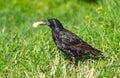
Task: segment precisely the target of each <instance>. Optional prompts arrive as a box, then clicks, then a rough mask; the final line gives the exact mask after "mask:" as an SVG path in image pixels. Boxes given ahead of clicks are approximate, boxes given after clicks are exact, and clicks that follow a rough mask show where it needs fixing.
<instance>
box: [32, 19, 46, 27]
mask: <svg viewBox="0 0 120 78" xmlns="http://www.w3.org/2000/svg"><path fill="white" fill-rule="evenodd" d="M39 25H48V21H47V20H42V21H38V22H34V23H33V27H35V28H36V27H38V26H39Z"/></svg>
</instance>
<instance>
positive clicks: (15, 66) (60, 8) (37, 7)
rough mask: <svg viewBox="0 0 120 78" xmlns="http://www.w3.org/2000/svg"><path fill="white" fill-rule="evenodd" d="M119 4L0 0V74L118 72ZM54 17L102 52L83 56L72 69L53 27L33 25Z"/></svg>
mask: <svg viewBox="0 0 120 78" xmlns="http://www.w3.org/2000/svg"><path fill="white" fill-rule="evenodd" d="M101 7H102V8H101ZM119 7H120V1H119V0H116V1H115V0H98V1H97V2H96V3H95V2H87V0H86V1H84V0H81V1H79V0H73V1H69V0H65V1H64V0H54V2H53V1H52V0H40V1H39V0H34V1H32V0H19V1H17V0H0V78H120V18H119V16H120V13H119V12H120V9H119ZM98 9H99V10H98ZM53 17H55V18H57V19H59V20H60V21H61V22H62V23H63V25H64V27H65V28H67V29H68V30H70V31H72V32H74V33H76V34H77V35H78V36H80V37H81V38H82V39H83V40H85V41H87V42H88V43H89V44H91V45H92V46H94V47H96V48H97V49H99V50H101V51H102V52H103V55H104V56H105V57H106V58H105V59H94V58H89V57H83V58H80V59H79V61H78V65H77V67H75V68H73V69H72V67H73V64H71V62H70V61H69V60H70V58H68V57H67V56H66V55H64V53H62V52H61V51H59V50H58V49H57V47H56V46H55V44H54V42H53V40H52V37H51V31H50V30H51V29H50V28H49V27H48V26H43V27H38V28H36V29H35V28H33V27H32V24H33V22H35V21H38V20H43V19H48V18H53Z"/></svg>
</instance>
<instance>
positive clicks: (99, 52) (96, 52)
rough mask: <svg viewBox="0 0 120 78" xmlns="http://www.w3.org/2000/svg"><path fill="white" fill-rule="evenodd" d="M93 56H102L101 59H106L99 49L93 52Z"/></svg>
mask: <svg viewBox="0 0 120 78" xmlns="http://www.w3.org/2000/svg"><path fill="white" fill-rule="evenodd" d="M91 54H93V55H95V56H100V57H102V58H104V56H103V54H102V52H101V51H99V50H97V49H95V50H93V51H92V52H91Z"/></svg>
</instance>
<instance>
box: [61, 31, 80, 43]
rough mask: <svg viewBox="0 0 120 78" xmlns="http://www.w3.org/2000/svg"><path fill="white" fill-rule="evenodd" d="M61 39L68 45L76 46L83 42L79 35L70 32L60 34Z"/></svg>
mask: <svg viewBox="0 0 120 78" xmlns="http://www.w3.org/2000/svg"><path fill="white" fill-rule="evenodd" d="M59 38H60V40H61V41H62V42H63V43H64V44H66V45H75V44H78V43H80V42H81V41H82V39H80V38H79V37H78V36H77V35H75V34H74V33H72V32H70V31H68V30H63V31H62V32H60V34H59Z"/></svg>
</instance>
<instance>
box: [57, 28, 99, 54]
mask: <svg viewBox="0 0 120 78" xmlns="http://www.w3.org/2000/svg"><path fill="white" fill-rule="evenodd" d="M59 37H60V39H61V41H62V43H64V44H66V45H68V46H69V47H70V48H71V49H72V50H73V51H75V52H81V53H85V54H86V53H89V54H93V55H101V51H99V50H97V49H94V48H93V47H92V46H90V45H89V44H87V43H86V42H84V41H83V40H82V39H80V38H79V37H78V36H77V35H75V34H74V33H72V32H70V31H68V30H64V31H63V32H61V33H60V36H59ZM78 55H79V53H78Z"/></svg>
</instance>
